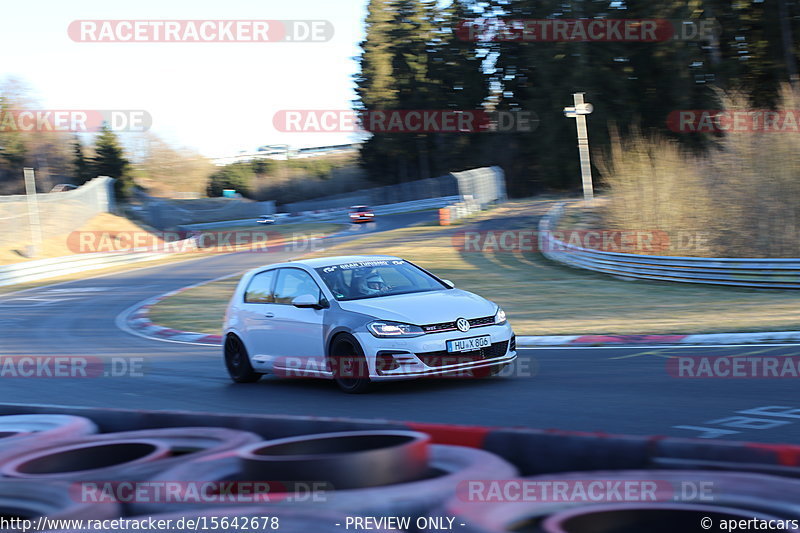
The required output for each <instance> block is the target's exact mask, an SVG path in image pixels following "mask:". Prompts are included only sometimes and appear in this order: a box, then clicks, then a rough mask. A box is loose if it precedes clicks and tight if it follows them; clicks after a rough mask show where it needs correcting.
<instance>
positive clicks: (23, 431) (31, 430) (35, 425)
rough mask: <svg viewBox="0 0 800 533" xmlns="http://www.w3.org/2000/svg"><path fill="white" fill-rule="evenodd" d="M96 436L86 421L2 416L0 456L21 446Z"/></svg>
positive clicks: (68, 418) (32, 416)
mask: <svg viewBox="0 0 800 533" xmlns="http://www.w3.org/2000/svg"><path fill="white" fill-rule="evenodd" d="M96 432H97V426H96V425H95V423H94V422H92V421H91V420H89V419H88V418H84V417H82V416H71V415H39V414H36V415H6V416H0V452H2V451H3V450H7V449H15V448H17V447H18V446H20V445H22V443H23V441H24V443H25V446H36V445H37V444H41V443H47V442H55V441H59V440H65V439H70V438H77V437H83V436H85V435H91V434H93V433H96Z"/></svg>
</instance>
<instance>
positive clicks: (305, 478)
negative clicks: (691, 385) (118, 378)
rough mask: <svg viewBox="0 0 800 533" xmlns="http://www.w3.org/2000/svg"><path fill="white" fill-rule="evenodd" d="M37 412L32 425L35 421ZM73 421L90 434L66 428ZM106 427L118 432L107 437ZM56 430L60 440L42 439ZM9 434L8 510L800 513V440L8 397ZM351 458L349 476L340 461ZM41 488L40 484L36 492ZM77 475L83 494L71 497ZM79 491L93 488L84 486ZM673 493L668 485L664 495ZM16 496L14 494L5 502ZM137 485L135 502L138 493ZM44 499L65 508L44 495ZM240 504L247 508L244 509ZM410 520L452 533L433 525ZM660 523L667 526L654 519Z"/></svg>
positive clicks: (487, 516) (628, 518)
mask: <svg viewBox="0 0 800 533" xmlns="http://www.w3.org/2000/svg"><path fill="white" fill-rule="evenodd" d="M50 415H58V416H55V417H53V416H50ZM26 420H27V421H28V422H29V425H27V426H26V425H24V424H22V422H24V421H26ZM15 421H16V422H15ZM13 422H15V423H16V425H14V423H13ZM37 424H38V425H37ZM169 426H172V427H169ZM65 428H71V431H75V432H77V433H78V434H77V436H75V435H74V434H73V436H71V437H69V438H66V437H65V432H66V431H67V430H66V429H65ZM96 428H99V429H100V430H101V431H103V433H97V434H92V433H91V432H92V431H95V430H96ZM51 431H53V432H54V433H52V436H53V438H52V439H50V438H42V439H39V438H38V437H44V436H45V435H51V433H50V432H51ZM59 431H60V432H61V433H59ZM420 433H422V435H420ZM0 434H5V435H6V437H4V438H0V473H2V474H3V475H6V476H20V477H19V478H17V479H12V478H9V477H6V478H0V515H4V516H17V515H19V516H35V515H36V514H37V513H47V516H51V517H52V516H62V515H66V516H72V515H71V514H70V513H75V515H76V516H86V517H88V516H89V515H90V514H95V515H98V516H110V515H117V516H119V515H122V516H126V517H132V516H142V515H152V514H158V515H162V514H163V513H171V514H173V515H177V514H178V513H187V514H188V515H194V516H198V517H199V516H207V517H212V516H218V517H221V516H227V517H234V516H237V514H236V513H239V514H240V515H242V514H246V513H247V512H249V511H248V509H251V508H252V507H253V506H255V507H256V508H258V509H260V511H259V513H269V514H270V515H276V516H278V515H280V516H283V515H284V514H286V513H288V514H292V513H297V515H296V516H298V517H301V518H304V519H305V518H308V519H309V520H312V519H317V518H319V517H321V516H323V515H324V514H327V513H332V515H326V516H329V518H324V519H323V518H320V520H322V522H320V525H319V527H317V526H313V527H312V526H310V525H306V526H305V529H306V530H308V531H311V530H313V531H317V530H321V531H323V532H324V531H328V530H331V531H332V529H331V528H332V527H336V528H337V531H343V530H346V529H347V528H345V527H344V526H343V525H340V526H336V525H335V522H332V520H334V519H332V518H330V516H334V515H335V516H340V515H345V516H346V517H347V519H350V518H352V517H359V516H369V517H398V516H401V517H402V516H405V517H416V519H419V520H422V524H425V523H426V522H425V520H427V519H430V521H431V524H436V523H437V520H438V521H439V523H444V522H443V520H444V519H445V518H448V517H449V519H453V520H456V519H458V523H457V525H456V526H454V527H452V528H451V529H455V530H460V531H462V532H463V533H499V532H504V531H511V530H514V531H521V530H525V531H538V532H542V531H567V532H575V533H583V532H594V531H609V532H610V531H615V532H620V531H624V530H625V528H627V530H629V531H633V530H636V531H639V530H641V528H642V527H645V528H649V527H650V526H649V525H647V524H649V522H648V521H650V520H651V518H648V517H654V516H659V515H658V513H660V512H662V511H665V510H666V509H667V508H668V507H670V506H672V507H671V509H672V511H673V512H674V514H675V517H674V520H673V521H672V522H668V521H667V520H666V519H664V520H663V523H664V525H667V524H668V525H669V527H668V530H670V531H680V530H696V528H693V529H689V528H688V527H687V528H684V529H681V528H682V527H683V526H682V524H684V522H681V521H680V520H687V522H685V523H686V524H688V523H689V522H691V521H692V520H695V519H698V518H699V516H700V515H699V514H697V513H698V512H699V510H701V509H702V510H705V509H706V508H708V509H709V510H708V512H709V513H717V514H714V515H709V516H714V517H717V518H718V519H734V518H736V517H738V516H740V515H741V513H745V514H746V515H747V516H748V517H749V518H752V517H754V516H758V517H777V518H779V519H797V520H800V479H798V478H800V468H798V466H799V465H800V446H796V445H776V444H761V443H740V442H731V441H714V440H705V439H684V438H671V437H639V436H626V435H608V434H602V433H582V432H575V431H558V430H538V429H507V428H489V427H471V426H453V425H445V424H429V423H402V422H386V421H362V420H355V419H341V418H337V419H333V418H314V417H299V416H276V415H224V414H219V413H198V412H192V413H190V412H177V411H175V412H172V411H158V412H156V411H126V410H120V409H94V408H71V407H58V406H43V405H39V406H37V405H20V404H0ZM59 435H60V436H59ZM373 453H375V454H376V455H374V456H372V455H371V454H373ZM340 463H341V465H342V467H341V469H340V470H339V471H337V470H336V467H335V466H332V465H337V464H340ZM287 464H291V466H285V465H287ZM344 465H347V466H344ZM382 467H385V471H381V468H382ZM348 469H349V471H348ZM759 472H760V473H759ZM520 476H524V477H520ZM23 478H28V479H23ZM52 478H59V479H60V480H55V481H53V480H51V479H52ZM314 478H318V479H317V480H316V481H319V482H321V483H318V484H317V486H316V487H312V488H311V496H312V497H309V493H308V492H306V493H305V494H301V493H299V492H300V490H302V489H303V487H306V490H308V487H309V486H310V485H313V483H311V482H313V481H315V479H314ZM642 479H649V480H654V481H655V482H656V483H666V487H667V489H664V487H663V486H661V485H658V486H659V492H658V494H659V496H660V497H659V498H658V499H657V500H654V501H649V500H648V501H645V500H641V499H640V500H636V501H634V502H632V501H630V500H628V499H624V500H620V499H616V500H615V499H608V498H606V499H605V500H603V499H601V500H586V499H585V498H584V499H580V498H576V499H573V500H549V501H535V500H534V501H508V500H502V499H501V500H486V501H477V502H476V501H474V500H472V499H469V498H467V499H464V497H463V493H461V492H460V491H461V490H463V487H464V486H467V487H469V486H470V482H475V481H476V480H477V481H483V482H486V483H488V482H490V481H495V482H496V483H497V484H504V483H505V484H508V483H509V482H511V483H513V482H518V481H520V480H522V481H527V482H540V483H541V482H545V481H546V482H554V481H560V482H562V483H575V482H577V481H589V482H591V481H595V482H596V481H598V480H606V481H611V482H614V483H626V482H630V481H636V480H639V481H641V480H642ZM103 480H106V481H103ZM92 481H96V482H98V483H96V485H97V486H98V487H108V488H110V493H109V494H106V497H105V498H97V495H98V494H99V495H103V494H105V493H103V492H102V491H99V490H98V491H97V492H92V491H91V490H90V491H88V492H87V491H86V487H87V485H92ZM79 482H80V483H79ZM259 482H262V483H261V485H263V487H262V488H264V489H266V490H262V491H261V492H258V493H256V497H255V498H254V499H252V500H250V501H248V500H246V499H242V498H239V499H236V498H234V499H230V498H228V499H225V498H223V497H222V496H225V495H226V494H227V495H231V494H233V495H235V496H237V497H238V496H242V495H247V490H250V489H251V488H252V487H253V486H255V485H257V484H258V483H259ZM263 482H267V483H266V485H265V484H264V483H263ZM9 483H19V484H20V485H18V486H19V487H23V488H22V489H20V490H13V489H9V490H6V489H5V488H4V485H3V484H9ZM682 483H689V484H690V485H691V486H694V487H697V486H698V485H701V484H703V483H707V484H710V487H711V496H712V499H711V500H704V499H698V498H695V499H692V498H671V496H673V495H672V492H670V491H674V490H677V489H676V488H675V487H681V490H683V485H681V484H682ZM123 485H127V487H126V490H127V491H128V492H126V493H125V494H123V493H122V492H121V491H120V490H119V489H120V488H121V487H122V486H123ZM142 485H151V486H156V487H161V488H163V487H167V486H169V487H170V488H171V489H175V488H177V492H173V495H177V496H178V498H177V499H172V500H170V499H169V498H161V499H159V498H149V499H148V498H142V497H141V493H138V492H134V491H135V490H136V489H140V488H141V487H142ZM8 486H12V485H8ZM26 486H27V487H31V488H30V489H28V490H26V489H25V488H24V487H26ZM65 486H66V487H68V488H69V489H70V491H71V493H70V492H69V491H68V492H65V488H64V487H65ZM76 486H77V487H79V488H81V490H83V491H84V492H82V493H81V494H80V495H78V496H76V494H75V489H76ZM201 486H204V487H210V489H209V491H208V492H207V493H206V494H205V495H210V496H213V497H217V498H216V499H214V498H212V501H206V500H203V499H202V498H199V499H198V498H194V499H192V498H189V497H186V496H187V495H191V494H190V493H189V491H187V489H189V488H193V489H194V490H195V491H197V489H198V487H201ZM226 487H227V488H226ZM230 487H234V488H233V489H231V488H230ZM90 488H91V487H90ZM662 489H664V490H666V492H664V493H663V494H662V492H661V491H662ZM92 490H95V489H92ZM226 490H227V492H225V491H226ZM4 491H5V492H4ZM215 491H216V492H215ZM314 491H317V492H314ZM4 494H6V495H8V496H9V498H11V499H12V500H13V501H11V503H7V504H4V501H5V500H3V497H4ZM131 494H133V495H134V497H133V498H128V499H126V498H124V497H123V496H126V495H131ZM664 494H666V496H664ZM40 495H41V496H40ZM320 495H321V496H322V497H320V498H317V497H314V496H320ZM662 496H663V497H662ZM43 502H50V503H52V504H54V506H53V507H46V506H43ZM234 503H235V504H236V507H235V509H231V510H228V507H230V506H231V505H232V504H234ZM101 504H102V505H101ZM676 506H677V507H676ZM680 506H687V507H688V508H687V509H685V510H682V508H679V507H680ZM4 509H8V511H7V512H6V511H4ZM693 513H694V514H693ZM737 513H738V514H737ZM704 516H705V515H704ZM584 517H590V518H584ZM681 517H683V518H681ZM414 520H415V519H414V518H412V524H413V523H415V522H414ZM657 521H661V519H660V518H659V519H658V520H657ZM298 523H300V522H298ZM332 523H333V524H334V525H333V526H332V525H331V524H332ZM339 523H340V524H342V523H341V522H339ZM589 523H591V524H608V527H609V528H611V529H591V527H590V526H589V525H587V524H589ZM462 524H463V525H462ZM451 525H452V524H451ZM298 527H299V526H298ZM546 528H550V529H546ZM559 528H560V529H559ZM217 529H222V530H224V528H217ZM281 529H282V530H286V528H284V527H281ZM350 529H359V528H358V527H355V528H350ZM362 529H363V528H362ZM369 529H371V530H376V529H380V528H379V527H374V525H373V527H370V528H369ZM398 529H403V530H406V531H442V528H441V527H435V526H434V525H431V526H430V527H423V526H420V525H419V524H417V525H416V527H414V526H413V525H412V526H408V525H406V526H404V527H402V528H399V527H398ZM119 530H124V529H119ZM233 530H234V529H231V531H233ZM237 530H241V528H238V529H237ZM648 531H658V529H657V528H655V526H654V527H653V528H650V529H648Z"/></svg>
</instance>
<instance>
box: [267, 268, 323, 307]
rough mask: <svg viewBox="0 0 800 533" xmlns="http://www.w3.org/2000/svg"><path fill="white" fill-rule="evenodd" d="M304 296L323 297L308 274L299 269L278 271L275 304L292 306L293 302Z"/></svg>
mask: <svg viewBox="0 0 800 533" xmlns="http://www.w3.org/2000/svg"><path fill="white" fill-rule="evenodd" d="M303 294H310V295H312V296H314V297H317V298H320V297H321V296H322V294H321V292H320V289H319V287H318V286H317V283H316V282H315V281H314V278H312V277H311V276H310V275H309V274H308V272H304V271H303V270H299V269H297V268H281V269H280V270H279V271H278V283H277V284H276V285H275V303H278V304H291V303H292V300H294V299H295V298H297V297H298V296H302V295H303Z"/></svg>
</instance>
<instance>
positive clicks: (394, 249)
mask: <svg viewBox="0 0 800 533" xmlns="http://www.w3.org/2000/svg"><path fill="white" fill-rule="evenodd" d="M548 205H549V203H545V202H541V201H533V202H531V201H526V202H511V203H510V204H507V206H506V207H500V208H498V209H495V210H493V211H492V213H491V214H490V215H486V216H483V217H480V218H478V219H475V220H473V221H472V224H471V226H469V227H470V228H473V227H474V228H479V229H534V227H535V225H534V220H535V218H534V217H535V216H538V215H541V214H542V213H543V212H544V211H545V209H546V207H547V206H548ZM463 229H464V227H463V226H462V227H457V228H440V227H430V226H419V227H411V228H403V229H398V230H395V231H391V232H386V233H382V234H376V235H374V236H369V237H365V238H363V239H359V240H356V241H352V242H348V243H344V244H341V245H338V246H335V247H331V248H328V249H326V250H325V251H324V252H322V253H317V254H315V255H317V256H333V255H344V254H371V253H381V254H391V255H398V256H401V257H404V258H406V259H409V260H411V261H413V262H415V263H417V264H419V265H420V266H423V267H424V268H427V269H430V270H431V271H433V272H435V273H436V274H437V275H439V276H441V277H443V278H446V279H449V280H451V281H453V282H455V284H456V286H457V287H459V288H462V289H465V290H469V291H473V292H476V293H478V294H480V295H482V296H484V297H486V298H489V299H491V300H493V301H495V302H497V303H498V304H500V305H501V306H502V307H503V308H504V309H505V310H506V312H507V313H508V316H509V319H510V320H511V323H512V325H513V326H514V329H515V330H516V331H517V333H518V334H524V335H557V334H558V335H563V334H637V333H652V334H658V333H662V334H663V333H718V332H729V331H773V330H800V291H789V290H785V291H781V290H766V289H738V288H729V287H714V286H710V285H690V284H680V283H668V282H648V281H626V280H620V279H616V278H613V277H610V276H606V275H602V274H597V273H593V272H588V271H585V270H577V269H572V268H569V267H566V266H562V265H558V264H555V263H552V262H550V261H548V260H547V259H545V258H544V257H543V256H541V255H540V254H538V253H487V254H484V253H475V252H463V251H460V250H458V249H457V248H456V247H454V246H453V244H452V237H453V235H454V234H455V233H456V232H458V231H462V230H463ZM234 287H235V280H234V279H229V280H224V281H220V282H216V283H211V284H208V285H204V286H201V287H197V288H194V289H191V290H188V291H185V292H183V293H181V294H179V295H177V296H175V297H173V298H169V299H167V300H164V301H163V302H161V303H160V304H158V305H157V306H155V307H154V308H153V310H152V312H151V318H152V320H153V321H154V322H156V323H158V324H162V325H165V326H169V327H173V328H176V329H182V330H188V331H198V332H206V333H219V329H220V325H221V321H222V316H223V314H224V309H225V306H226V305H227V302H228V298H229V297H230V294H231V292H232V291H233V288H234ZM187 309H191V310H192V312H191V313H187V312H186V310H187Z"/></svg>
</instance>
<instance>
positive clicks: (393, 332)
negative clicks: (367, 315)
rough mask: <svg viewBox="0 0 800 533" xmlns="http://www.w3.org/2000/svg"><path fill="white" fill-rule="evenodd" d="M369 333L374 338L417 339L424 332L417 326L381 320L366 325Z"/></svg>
mask: <svg viewBox="0 0 800 533" xmlns="http://www.w3.org/2000/svg"><path fill="white" fill-rule="evenodd" d="M367 328H368V329H369V331H370V333H372V334H373V335H375V336H376V337H418V336H420V335H424V334H425V332H424V331H423V330H422V328H421V327H419V326H412V325H411V324H403V323H402V322H389V321H387V320H381V321H378V322H370V323H369V324H367Z"/></svg>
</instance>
